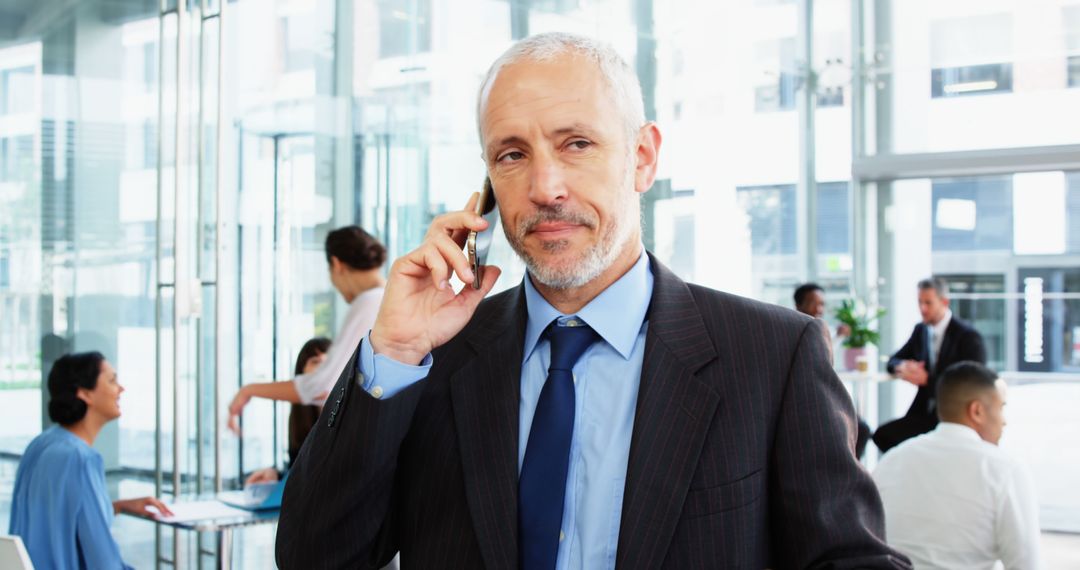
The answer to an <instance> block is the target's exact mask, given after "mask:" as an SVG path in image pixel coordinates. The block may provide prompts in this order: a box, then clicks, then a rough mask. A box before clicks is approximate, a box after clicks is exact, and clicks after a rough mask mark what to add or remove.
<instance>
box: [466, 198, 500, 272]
mask: <svg viewBox="0 0 1080 570" xmlns="http://www.w3.org/2000/svg"><path fill="white" fill-rule="evenodd" d="M470 202H472V203H473V211H474V212H476V214H477V215H478V216H480V217H482V218H484V221H486V222H487V228H485V229H483V230H481V231H475V230H474V231H470V232H469V237H468V239H467V240H466V244H465V249H466V252H467V253H468V256H469V268H470V269H471V270H472V273H473V279H472V286H473V289H479V288H480V285H481V283H482V281H483V273H484V267H485V266H486V265H487V256H488V251H490V250H491V242H492V240H493V239H494V234H495V226H496V225H497V224H498V221H499V207H498V205H497V204H496V203H495V189H494V188H492V186H491V178H487V177H485V178H484V189H483V191H482V192H481V193H480V196H479V199H478V200H476V201H475V202H473V201H472V200H470Z"/></svg>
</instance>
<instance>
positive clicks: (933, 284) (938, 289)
mask: <svg viewBox="0 0 1080 570" xmlns="http://www.w3.org/2000/svg"><path fill="white" fill-rule="evenodd" d="M927 289H933V290H934V292H935V293H937V296H938V297H941V298H942V299H948V298H949V283H948V282H947V281H945V280H944V279H942V278H941V277H929V278H927V279H923V280H922V281H919V291H925V290H927Z"/></svg>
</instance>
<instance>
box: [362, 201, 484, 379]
mask: <svg viewBox="0 0 1080 570" xmlns="http://www.w3.org/2000/svg"><path fill="white" fill-rule="evenodd" d="M479 200H480V197H479V196H478V195H476V194H475V193H474V194H473V196H472V197H471V198H470V199H469V203H468V204H467V205H466V209H465V210H461V211H457V212H449V213H446V214H443V215H441V216H438V217H436V218H435V220H434V221H432V223H431V226H430V227H429V228H428V232H427V235H426V237H425V238H424V242H423V243H422V244H420V246H419V247H418V248H416V249H415V250H413V251H411V252H409V253H408V254H406V255H404V256H402V257H401V258H399V259H398V260H396V261H395V262H394V264H393V265H392V266H391V268H390V275H389V278H388V279H387V285H386V292H385V294H384V296H383V301H382V305H381V306H380V308H379V315H378V317H377V318H376V320H375V326H374V328H372V330H371V344H372V348H373V349H374V350H375V352H376V353H378V354H384V355H386V356H388V357H390V358H393V359H394V360H397V361H399V362H404V363H407V364H416V363H419V362H420V361H421V360H422V359H423V358H424V356H426V355H427V354H428V353H430V352H431V351H432V350H433V349H434V348H436V347H438V346H440V345H442V344H444V343H445V342H447V341H448V340H450V339H451V338H453V336H454V335H456V334H457V333H458V332H460V331H461V329H462V328H464V327H465V325H466V324H467V323H468V322H469V319H470V318H472V315H473V313H474V312H475V311H476V307H477V305H479V304H480V301H481V300H483V298H484V296H485V295H487V293H488V292H489V291H491V289H492V287H494V286H495V281H496V280H497V279H498V278H499V274H500V270H499V269H498V268H497V267H485V268H484V270H483V271H482V273H483V275H482V276H480V275H478V274H479V273H481V271H477V270H474V269H473V267H472V266H471V265H470V259H469V257H468V256H467V255H466V254H465V253H464V252H463V251H462V247H463V246H464V245H465V242H466V241H467V240H468V238H469V234H470V232H483V231H484V230H487V229H488V228H489V226H490V225H491V223H490V222H488V221H487V220H486V219H484V217H483V216H481V215H480V214H478V213H477V202H478V201H479ZM454 274H456V275H457V276H458V278H459V279H460V280H461V281H463V282H465V283H467V284H470V286H466V287H464V288H462V290H461V291H460V292H458V293H455V292H454V290H453V288H452V287H451V286H450V284H449V280H450V277H451V275H454ZM476 285H479V288H477V287H476Z"/></svg>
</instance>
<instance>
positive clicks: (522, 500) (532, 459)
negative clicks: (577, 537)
mask: <svg viewBox="0 0 1080 570" xmlns="http://www.w3.org/2000/svg"><path fill="white" fill-rule="evenodd" d="M545 334H546V335H547V338H548V340H549V341H550V342H551V364H550V365H549V366H548V377H547V380H546V381H545V382H544V387H543V388H542V389H541V390H540V399H539V400H537V402H536V413H535V415H533V421H532V428H531V429H530V430H529V443H528V445H526V446H525V460H524V461H523V462H522V464H521V478H520V479H519V481H518V538H519V543H520V546H521V549H520V552H521V565H520V567H521V569H522V570H552V569H553V568H555V559H556V558H557V557H558V554H559V534H560V532H561V529H560V527H561V526H562V516H563V501H564V500H565V498H566V472H567V469H568V468H569V466H570V437H571V436H572V435H573V433H574V374H573V368H574V363H576V362H577V361H578V359H579V358H581V355H582V354H584V353H585V350H586V349H587V348H589V345H591V344H592V343H593V342H594V341H595V340H596V338H597V335H596V332H594V331H593V330H592V328H590V327H589V325H587V324H585V323H584V322H583V321H581V320H579V319H577V318H574V319H572V320H570V321H568V323H567V326H559V324H558V322H553V323H551V326H549V327H548V328H547V332H546V333H545Z"/></svg>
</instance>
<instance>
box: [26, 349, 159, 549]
mask: <svg viewBox="0 0 1080 570" xmlns="http://www.w3.org/2000/svg"><path fill="white" fill-rule="evenodd" d="M123 391H124V388H123V386H121V385H120V384H119V383H118V382H117V379H116V371H115V370H113V367H112V366H111V365H110V364H109V363H108V362H107V361H106V360H105V357H104V356H102V355H101V353H98V352H83V353H79V354H68V355H65V356H62V357H61V358H60V359H59V360H57V361H56V363H55V364H53V368H52V371H51V372H49V397H50V400H49V418H51V419H52V421H54V422H56V423H58V424H60V425H58V426H53V427H51V428H49V429H47V430H45V431H44V432H42V433H41V435H38V436H37V437H35V438H34V440H33V441H31V442H30V445H29V446H27V448H26V452H24V453H23V457H22V460H21V461H20V462H19V468H18V470H17V471H16V473H15V491H14V493H13V495H12V499H11V526H10V530H9V531H8V532H9V533H10V534H15V535H19V536H20V537H22V540H23V542H24V543H25V544H26V550H27V552H28V553H29V554H30V560H31V561H32V562H33V563H34V566H35V567H37V568H102V569H118V568H128V566H127V565H126V564H124V561H123V560H122V559H121V558H120V548H119V547H118V546H117V544H116V541H115V540H114V539H113V537H112V535H111V534H110V533H109V526H110V525H111V524H112V520H113V516H114V515H115V514H116V513H118V512H120V511H125V512H131V513H136V514H143V515H146V514H153V513H152V512H151V511H148V510H147V509H146V507H147V506H153V507H154V508H156V509H157V510H158V512H160V513H162V514H164V515H171V514H172V512H170V511H169V509H168V508H167V507H166V506H165V505H164V504H162V503H161V501H158V500H157V499H155V498H153V497H144V498H141V499H128V500H124V501H113V502H112V503H111V504H110V502H109V493H108V492H107V491H106V490H105V467H104V463H103V461H102V459H101V454H100V453H98V452H97V451H95V450H94V448H93V447H91V446H92V445H93V444H94V439H96V438H97V435H98V433H99V432H100V431H101V428H102V427H104V426H105V424H107V423H109V422H111V421H112V420H115V419H116V418H118V417H120V394H121V393H122V392H123Z"/></svg>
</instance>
